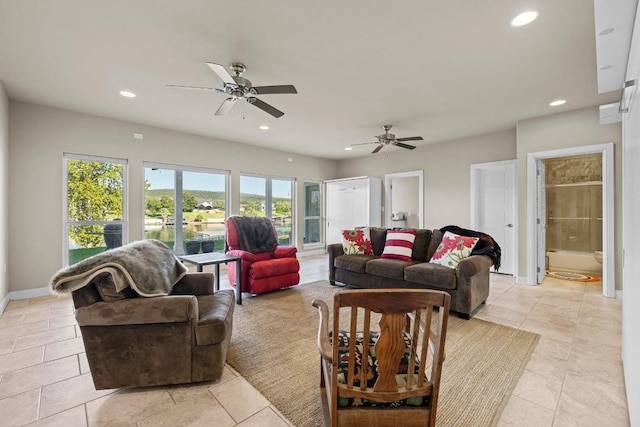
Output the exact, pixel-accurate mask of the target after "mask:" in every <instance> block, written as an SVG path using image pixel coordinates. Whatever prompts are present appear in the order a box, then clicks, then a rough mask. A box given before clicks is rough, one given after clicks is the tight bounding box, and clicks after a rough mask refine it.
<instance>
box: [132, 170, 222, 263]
mask: <svg viewBox="0 0 640 427" xmlns="http://www.w3.org/2000/svg"><path fill="white" fill-rule="evenodd" d="M228 175H229V172H228V171H217V170H208V169H199V168H198V169H196V168H188V169H187V168H184V167H180V166H172V165H155V164H151V163H145V218H144V231H145V238H148V239H157V240H160V241H162V242H164V243H165V244H166V245H167V246H169V247H170V248H172V249H173V251H174V253H176V254H185V253H187V254H195V253H202V252H223V251H224V241H225V231H224V220H225V218H226V217H227V204H228V202H227V185H228V184H227V181H228V179H227V177H228Z"/></svg>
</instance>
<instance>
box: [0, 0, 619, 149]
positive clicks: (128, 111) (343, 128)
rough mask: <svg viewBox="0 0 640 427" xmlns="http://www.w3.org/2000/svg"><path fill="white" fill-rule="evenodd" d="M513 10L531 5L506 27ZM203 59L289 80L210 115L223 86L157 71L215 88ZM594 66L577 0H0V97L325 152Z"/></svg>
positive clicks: (463, 113)
mask: <svg viewBox="0 0 640 427" xmlns="http://www.w3.org/2000/svg"><path fill="white" fill-rule="evenodd" d="M527 9H537V10H539V11H540V16H539V18H538V19H537V20H536V21H534V22H533V23H532V24H530V25H528V26H525V27H521V28H512V27H510V26H509V21H510V19H511V18H513V17H514V16H515V15H517V14H518V13H520V12H522V11H524V10H527ZM207 61H211V62H215V63H219V64H224V65H227V64H229V63H230V62H234V61H239V62H243V63H244V64H245V65H246V66H247V71H246V72H245V74H244V75H243V77H245V78H248V79H249V80H251V81H252V82H253V84H254V85H257V86H262V85H279V84H293V85H295V86H296V88H297V89H298V94H297V95H263V96H260V98H261V99H262V100H263V101H265V102H268V103H270V104H272V105H273V106H275V107H276V108H278V109H280V110H282V111H284V112H285V115H284V116H283V117H282V118H279V119H274V118H272V117H271V116H269V115H268V114H266V113H264V112H263V111H261V110H259V109H257V108H255V107H253V106H251V105H249V104H247V103H238V104H237V105H236V106H234V108H233V109H232V110H231V112H230V113H229V114H228V115H226V116H221V117H217V116H214V112H215V111H216V110H217V108H218V106H219V105H220V104H221V103H222V101H223V100H224V98H225V97H224V96H223V95H222V94H218V93H216V92H208V91H188V90H177V89H170V88H167V87H166V86H165V85H167V84H179V85H192V86H208V87H222V82H221V80H220V79H219V78H218V77H217V76H216V75H215V74H214V73H213V72H212V71H211V70H210V69H209V68H208V67H207V66H206V65H205V62H207ZM596 72H597V66H596V49H595V28H594V16H593V2H592V1H589V0H562V1H558V0H526V1H514V0H491V1H483V2H480V1H443V0H411V1H409V0H404V1H393V2H392V1H391V0H387V1H383V0H351V1H344V0H342V1H340V0H324V1H316V2H311V1H300V0H272V1H248V0H235V1H214V0H181V1H175V0H110V1H107V0H102V1H98V0H85V1H80V0H56V1H42V0H40V1H39V0H19V1H18V0H0V80H1V81H2V82H3V83H4V85H5V88H6V90H7V92H8V94H9V97H10V98H11V99H14V100H21V101H27V102H33V103H38V104H43V105H49V106H54V107H59V108H64V109H69V110H73V111H80V112H85V113H89V114H95V115H98V116H104V117H111V118H116V119H122V120H128V121H132V122H137V123H143V124H148V125H153V126H159V127H163V128H168V129H174V130H178V131H183V132H190V133H195V134H200V135H206V136H212V137H216V138H221V139H225V140H231V141H238V142H243V143H247V144H253V145H259V146H265V147H270V148H274V149H279V150H284V151H287V152H291V153H299V154H307V155H312V156H318V157H324V158H330V159H340V158H349V157H356V156H364V155H369V154H368V153H369V152H370V151H371V150H372V149H373V148H374V147H375V145H364V146H359V147H355V148H354V150H353V151H351V152H348V151H345V150H344V148H345V147H346V146H348V145H349V144H352V143H361V142H370V141H371V142H372V141H375V139H374V138H373V135H378V134H380V133H382V129H381V126H382V125H384V124H386V123H390V124H393V125H394V129H393V130H392V132H394V133H395V134H396V135H397V136H398V137H406V136H415V135H421V136H422V137H424V139H425V141H422V142H417V143H416V144H415V145H418V146H424V145H426V144H428V143H433V142H441V141H447V140H451V139H456V138H461V137H466V136H471V135H476V134H482V133H487V132H492V131H495V130H500V129H508V128H514V127H515V124H516V122H517V121H518V120H522V119H526V118H531V117H537V116H543V115H548V114H553V113H556V112H560V111H569V110H574V109H578V108H583V107H587V106H594V105H599V104H606V103H609V102H612V101H616V100H617V99H618V96H619V93H617V92H616V93H607V94H604V95H599V94H598V89H597V77H596ZM122 89H127V90H130V91H133V92H135V93H137V95H138V97H137V98H135V99H126V98H123V97H121V96H120V95H119V94H118V92H119V91H120V90H122ZM558 98H562V99H566V100H567V103H566V104H565V105H563V106H560V107H555V108H553V107H549V105H548V104H549V102H551V101H553V100H555V99H558ZM261 124H267V125H269V126H270V127H271V129H270V130H268V131H261V130H259V129H258V126H259V125H261ZM70 125H72V124H70ZM176 143H179V141H176ZM385 150H401V148H396V147H387V148H385Z"/></svg>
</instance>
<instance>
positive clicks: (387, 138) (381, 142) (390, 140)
mask: <svg viewBox="0 0 640 427" xmlns="http://www.w3.org/2000/svg"><path fill="white" fill-rule="evenodd" d="M391 127H392V125H384V126H383V127H382V129H384V133H383V134H382V135H377V136H376V138H378V141H377V142H362V143H359V144H351V146H356V145H367V144H378V146H377V147H376V148H374V149H373V151H372V152H371V154H376V153H377V152H379V151H380V150H382V149H383V148H384V147H385V146H386V145H395V146H396V147H401V148H406V149H407V150H413V149H414V148H416V147H415V145H410V144H405V143H404V142H405V141H422V140H423V138H422V137H421V136H409V137H406V138H396V136H395V135H394V134H392V133H389V130H390V129H391Z"/></svg>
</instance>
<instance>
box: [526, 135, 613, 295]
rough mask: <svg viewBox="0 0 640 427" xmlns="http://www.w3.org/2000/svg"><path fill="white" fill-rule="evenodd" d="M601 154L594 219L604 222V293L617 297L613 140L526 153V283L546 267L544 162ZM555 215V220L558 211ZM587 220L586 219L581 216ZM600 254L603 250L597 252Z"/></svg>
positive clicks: (535, 279) (532, 281)
mask: <svg viewBox="0 0 640 427" xmlns="http://www.w3.org/2000/svg"><path fill="white" fill-rule="evenodd" d="M588 154H600V155H601V156H602V157H601V159H602V166H601V176H602V186H601V188H602V196H601V201H600V203H601V205H602V211H601V216H600V217H596V220H595V221H599V222H601V224H602V237H601V241H602V251H601V252H602V253H601V260H602V294H603V295H604V296H606V297H609V298H615V273H614V272H615V247H614V170H613V156H614V153H613V144H612V143H609V144H599V145H591V146H584V147H573V148H566V149H560V150H552V151H544V152H538V153H529V154H528V155H527V241H529V242H531V243H532V244H533V243H534V245H531V246H530V250H529V251H528V253H527V277H526V283H528V284H530V285H534V284H536V283H540V282H541V281H542V279H544V274H545V271H546V267H547V258H546V256H547V255H546V248H547V245H546V242H545V240H546V237H547V233H546V229H547V225H548V224H547V223H548V218H549V211H548V210H547V209H546V207H545V205H546V202H547V198H546V195H545V190H546V189H547V186H546V180H545V175H546V174H545V173H544V169H545V167H544V163H543V161H544V160H546V159H558V158H566V157H575V156H583V155H588ZM553 215H554V216H552V219H553V220H554V221H555V215H556V214H555V213H554V214H553ZM580 221H586V220H580ZM598 257H599V258H600V254H598Z"/></svg>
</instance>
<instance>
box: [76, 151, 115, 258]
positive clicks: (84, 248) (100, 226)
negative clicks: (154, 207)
mask: <svg viewBox="0 0 640 427" xmlns="http://www.w3.org/2000/svg"><path fill="white" fill-rule="evenodd" d="M126 168H127V161H126V160H122V159H109V158H104V157H92V156H82V155H75V154H65V155H64V177H65V185H64V224H65V225H64V258H65V259H64V262H65V264H66V265H71V264H75V263H76V262H78V261H81V260H83V259H85V258H88V257H90V256H92V255H95V254H97V253H100V252H104V251H105V250H107V249H112V248H115V247H118V246H122V244H123V243H126V236H127V232H126V230H127V229H126V227H127V222H126V219H127V209H126V206H127V205H126V188H127V187H126V182H125V178H126V176H127V173H126Z"/></svg>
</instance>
